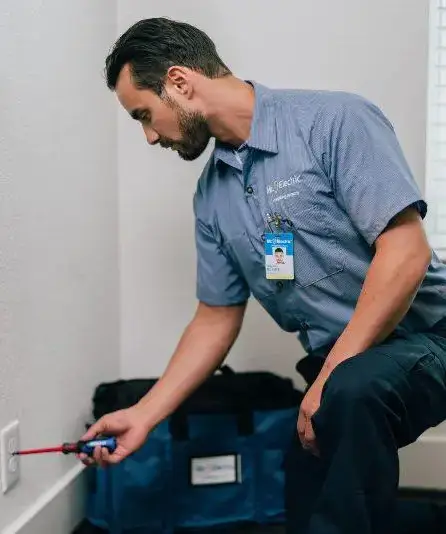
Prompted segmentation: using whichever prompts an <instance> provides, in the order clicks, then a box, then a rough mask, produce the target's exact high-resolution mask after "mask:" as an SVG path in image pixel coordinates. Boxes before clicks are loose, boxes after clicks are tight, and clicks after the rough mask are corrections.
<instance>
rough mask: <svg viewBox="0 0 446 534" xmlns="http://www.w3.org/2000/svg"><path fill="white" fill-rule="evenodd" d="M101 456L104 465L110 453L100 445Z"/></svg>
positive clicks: (107, 462) (107, 461)
mask: <svg viewBox="0 0 446 534" xmlns="http://www.w3.org/2000/svg"><path fill="white" fill-rule="evenodd" d="M101 457H102V467H105V466H106V465H108V464H109V463H110V453H109V452H108V449H106V448H105V447H102V450H101Z"/></svg>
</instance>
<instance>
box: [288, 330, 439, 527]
mask: <svg viewBox="0 0 446 534" xmlns="http://www.w3.org/2000/svg"><path fill="white" fill-rule="evenodd" d="M434 332H435V333H434ZM445 419H446V327H445V326H439V327H437V329H436V330H433V331H431V332H428V333H424V334H414V335H408V336H407V337H392V338H389V339H388V340H387V341H386V342H385V343H384V344H381V345H379V346H377V347H374V348H372V349H370V350H367V351H365V352H364V353H362V354H359V355H357V356H355V357H353V358H350V359H348V360H346V361H345V362H343V363H341V364H340V365H339V366H338V367H337V368H335V370H334V371H333V373H332V374H331V376H330V377H329V379H328V380H327V382H326V384H325V386H324V390H323V393H322V399H321V405H320V408H319V410H318V411H317V412H316V413H315V415H314V417H313V427H314V429H315V433H316V437H317V442H318V446H319V449H320V457H319V458H317V457H315V456H313V455H311V454H310V453H309V452H306V451H304V450H303V449H302V447H301V446H300V442H299V439H298V437H297V435H296V440H295V443H294V444H293V447H292V450H291V451H290V454H289V457H288V459H287V469H286V472H287V481H286V501H287V503H286V504H287V510H288V518H287V532H288V534H303V533H305V534H369V533H373V534H378V533H379V534H387V533H391V532H392V525H393V514H394V511H395V508H396V496H397V488H398V482H399V463H398V449H399V448H400V447H403V446H405V445H408V444H410V443H412V442H414V441H415V440H416V439H417V438H418V437H419V436H420V434H422V433H423V432H424V431H425V430H427V429H428V428H430V427H432V426H435V425H437V424H439V423H440V422H442V421H443V420H445ZM426 460H427V461H428V458H426ZM445 483H446V481H445Z"/></svg>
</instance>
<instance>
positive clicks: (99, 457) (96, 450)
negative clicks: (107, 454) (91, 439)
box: [93, 447, 102, 467]
mask: <svg viewBox="0 0 446 534" xmlns="http://www.w3.org/2000/svg"><path fill="white" fill-rule="evenodd" d="M101 450H102V447H95V448H94V451H93V459H94V461H95V462H96V463H97V464H98V465H100V466H101V467H102V452H101Z"/></svg>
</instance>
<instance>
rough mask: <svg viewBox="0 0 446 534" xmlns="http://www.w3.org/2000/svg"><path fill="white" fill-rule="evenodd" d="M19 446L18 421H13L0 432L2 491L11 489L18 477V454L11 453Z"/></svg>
mask: <svg viewBox="0 0 446 534" xmlns="http://www.w3.org/2000/svg"><path fill="white" fill-rule="evenodd" d="M19 448H20V440H19V422H18V421H13V422H12V423H10V424H9V425H8V426H7V427H5V428H3V429H2V431H1V432H0V471H1V482H2V491H3V493H6V492H8V491H9V490H10V489H12V488H13V487H14V486H15V485H16V484H17V482H18V481H19V479H20V456H13V454H12V453H13V452H15V451H17V450H19Z"/></svg>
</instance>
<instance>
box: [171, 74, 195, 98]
mask: <svg viewBox="0 0 446 534" xmlns="http://www.w3.org/2000/svg"><path fill="white" fill-rule="evenodd" d="M166 86H170V89H171V90H172V91H174V92H176V93H177V94H178V95H181V96H182V97H184V98H191V96H192V83H191V79H190V75H189V70H188V69H186V68H184V67H178V66H173V67H169V70H168V71H167V74H166Z"/></svg>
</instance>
